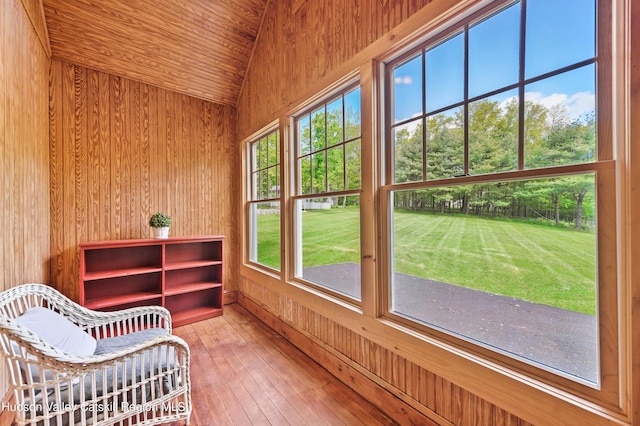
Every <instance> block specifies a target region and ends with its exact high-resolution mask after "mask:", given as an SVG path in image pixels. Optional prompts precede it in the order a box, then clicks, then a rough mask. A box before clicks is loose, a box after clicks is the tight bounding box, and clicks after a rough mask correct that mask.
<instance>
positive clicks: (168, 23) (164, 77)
mask: <svg viewBox="0 0 640 426" xmlns="http://www.w3.org/2000/svg"><path fill="white" fill-rule="evenodd" d="M267 2H268V0H154V1H151V0H72V1H69V0H42V3H43V6H44V14H45V18H46V21H47V29H48V32H49V40H50V43H51V53H52V57H53V58H54V59H60V60H63V61H67V62H70V63H73V64H77V65H82V66H84V67H87V68H92V69H95V70H98V71H103V72H107V73H110V74H115V75H119V76H123V77H127V78H131V79H133V80H137V81H140V82H143V83H147V84H151V85H154V86H158V87H162V88H165V89H169V90H174V91H176V92H180V93H184V94H187V95H190V96H194V97H197V98H201V99H205V100H208V101H211V102H215V103H219V104H224V105H233V106H235V105H236V103H237V100H238V96H239V95H240V90H241V88H242V83H243V80H244V76H245V73H246V70H247V66H248V64H249V60H250V58H251V55H252V52H253V48H254V44H255V41H256V37H257V34H258V31H259V29H260V24H261V22H262V18H263V15H264V12H265V7H266V4H267Z"/></svg>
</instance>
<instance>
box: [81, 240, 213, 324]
mask: <svg viewBox="0 0 640 426" xmlns="http://www.w3.org/2000/svg"><path fill="white" fill-rule="evenodd" d="M223 241H224V237H221V236H199V237H174V238H167V239H143V240H109V241H91V242H86V243H82V244H80V304H81V305H83V306H86V307H87V308H90V309H96V310H104V311H113V310H117V309H124V308H128V307H132V306H143V305H160V306H164V307H166V308H167V309H169V312H171V317H172V321H173V326H174V327H178V326H181V325H184V324H189V323H192V322H195V321H200V320H203V319H207V318H212V317H215V316H218V315H222V308H223V300H224V284H223V260H222V259H223V256H222V253H223Z"/></svg>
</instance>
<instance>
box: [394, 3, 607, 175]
mask: <svg viewBox="0 0 640 426" xmlns="http://www.w3.org/2000/svg"><path fill="white" fill-rule="evenodd" d="M518 3H521V8H522V10H521V12H520V41H519V60H518V62H519V63H518V81H517V82H515V83H512V84H507V85H504V86H501V87H498V88H495V89H493V90H490V91H486V92H483V93H480V94H478V95H475V96H469V29H470V28H472V27H474V26H475V25H478V24H480V23H482V22H483V21H486V20H487V19H489V18H491V17H492V16H494V15H496V14H498V13H500V12H502V11H504V10H505V9H508V8H510V7H514V4H511V5H509V6H506V7H504V8H502V9H500V10H498V11H497V12H495V13H494V14H492V15H489V16H486V17H483V18H481V19H479V20H478V19H476V20H475V21H474V20H471V22H468V23H466V24H464V26H463V29H462V32H454V33H453V34H446V36H445V37H443V38H439V39H437V40H435V41H433V42H429V43H428V44H427V45H426V46H424V47H421V48H419V49H418V50H417V51H416V50H413V51H411V52H408V53H407V54H405V55H403V56H401V57H399V58H396V59H394V60H392V61H390V62H388V64H387V66H386V70H387V77H386V78H387V81H389V82H392V81H393V80H394V79H393V71H394V69H395V68H396V67H398V66H400V65H403V64H405V63H407V62H410V61H411V60H413V59H415V58H417V57H420V58H421V68H422V88H421V97H422V102H421V103H422V113H421V114H420V118H419V119H420V121H421V124H422V128H423V129H426V128H427V126H426V121H427V119H429V118H430V117H434V116H437V115H438V114H441V113H444V112H447V111H451V110H454V109H456V108H462V109H463V120H464V123H463V132H464V136H463V141H464V156H463V163H464V170H463V172H462V173H460V174H456V175H452V176H450V177H461V176H468V175H470V174H473V173H470V166H469V106H470V105H471V104H473V103H474V102H477V101H481V100H483V99H488V98H490V97H492V96H495V95H499V94H502V93H506V92H509V91H511V90H517V91H518V103H519V108H518V149H517V167H515V168H514V169H513V170H519V171H522V170H525V169H527V167H526V166H525V158H524V155H525V129H526V126H525V112H526V110H525V101H526V99H525V95H524V94H525V88H526V86H527V85H530V84H532V83H536V82H540V81H543V80H547V79H549V78H551V77H554V76H560V75H563V74H566V73H568V72H570V71H573V70H577V69H581V68H583V67H587V66H589V65H595V63H596V61H597V56H593V57H591V58H588V59H585V60H582V61H578V62H575V63H573V64H569V65H566V66H563V67H560V68H557V69H554V70H551V71H548V72H545V73H543V74H540V75H535V76H533V77H530V78H525V49H524V46H525V43H526V25H525V23H526V13H525V8H526V0H521V2H515V4H518ZM459 34H463V35H464V82H463V83H464V88H463V92H464V96H463V99H462V100H461V101H459V102H454V103H451V104H448V105H445V106H442V107H439V108H437V109H434V110H431V111H427V95H426V88H425V86H426V80H427V77H426V64H425V55H426V53H427V52H428V51H429V50H430V49H433V48H435V47H438V46H439V45H441V44H444V43H445V42H447V41H448V40H450V39H452V38H454V37H455V36H457V35H459ZM416 52H417V53H416ZM389 87H390V88H392V87H393V85H392V84H389ZM391 92H392V93H391V96H387V107H386V109H387V111H389V112H390V111H393V110H394V107H393V105H392V103H391V98H392V97H393V96H394V94H393V89H391ZM416 119H417V117H415V116H413V117H410V118H406V119H402V120H398V121H395V119H393V118H392V117H391V115H390V114H389V115H387V122H388V123H392V124H391V125H390V126H388V129H389V132H388V133H387V141H389V143H391V144H393V136H392V135H393V133H394V130H395V129H398V128H401V127H402V126H405V125H407V124H410V123H412V122H415V121H416ZM387 152H388V153H390V154H391V155H390V156H388V159H389V160H390V162H389V165H388V168H387V170H389V171H391V170H393V164H394V160H393V158H394V157H395V154H396V153H395V148H394V147H393V146H390V147H388V149H387ZM596 152H597V150H596ZM593 161H597V158H595V157H594V159H593ZM427 163H428V149H427V132H426V131H423V132H422V178H421V179H420V180H421V181H430V180H436V179H440V178H436V179H429V178H428V164H427ZM500 171H510V170H500ZM500 171H499V172H500ZM387 181H388V182H389V183H401V182H397V181H396V179H395V176H394V175H393V174H392V175H391V176H390V177H388V178H387Z"/></svg>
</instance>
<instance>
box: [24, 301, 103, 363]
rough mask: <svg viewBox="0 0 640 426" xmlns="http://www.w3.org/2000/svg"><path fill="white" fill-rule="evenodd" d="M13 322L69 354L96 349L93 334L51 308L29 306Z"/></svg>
mask: <svg viewBox="0 0 640 426" xmlns="http://www.w3.org/2000/svg"><path fill="white" fill-rule="evenodd" d="M15 322H16V323H17V324H19V325H21V326H23V327H24V328H27V329H29V330H30V331H31V332H33V333H34V334H36V335H37V336H38V337H40V338H41V339H42V340H44V341H45V342H47V343H49V344H50V345H52V346H55V347H56V348H58V349H60V350H62V351H65V352H67V353H69V354H72V355H76V356H89V355H93V353H94V352H95V350H96V339H94V338H93V336H91V335H90V334H89V333H86V332H85V331H84V330H82V329H81V328H80V327H78V326H77V325H75V324H74V323H72V322H71V321H69V320H68V319H66V318H65V317H63V316H62V315H60V314H58V313H57V312H54V311H52V310H51V309H47V308H41V307H36V308H31V309H29V310H27V311H26V312H25V313H24V314H22V315H21V316H19V317H18V318H16V320H15Z"/></svg>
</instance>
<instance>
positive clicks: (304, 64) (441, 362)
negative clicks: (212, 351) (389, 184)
mask: <svg viewBox="0 0 640 426" xmlns="http://www.w3.org/2000/svg"><path fill="white" fill-rule="evenodd" d="M477 3H479V2H478V1H475V0H463V1H455V0H433V1H427V0H424V1H420V0H414V1H411V0H396V1H391V0H362V1H358V2H343V1H342V0H324V1H321V2H318V1H313V0H283V1H271V2H269V4H268V8H267V10H266V14H265V18H264V21H263V24H262V29H261V31H260V33H259V36H258V40H257V45H256V49H255V51H254V54H253V57H252V59H251V63H250V67H249V70H248V72H247V76H246V79H245V82H244V86H243V90H242V92H241V95H240V99H239V101H238V140H239V141H243V140H246V139H247V138H250V137H251V136H252V135H254V134H256V132H258V131H259V130H260V129H262V128H264V127H265V126H267V125H269V124H270V123H273V122H274V121H277V120H281V121H280V123H287V116H288V114H291V113H292V112H293V111H295V109H296V108H299V107H300V106H301V105H304V104H305V103H306V102H307V101H308V100H309V99H310V98H312V97H313V96H315V95H316V94H317V93H319V92H321V91H323V90H326V88H328V87H330V86H331V85H332V84H334V83H335V82H336V81H338V80H339V79H341V78H343V77H345V76H347V75H349V73H352V72H353V71H355V70H358V69H361V70H365V71H364V74H361V75H364V76H365V77H366V80H363V84H364V85H365V86H366V85H367V84H369V85H371V84H372V78H373V77H372V75H373V74H374V73H375V71H372V69H373V67H372V61H375V59H376V58H377V57H379V56H380V55H382V54H384V53H388V52H391V51H393V50H394V49H398V46H397V40H402V39H403V38H410V37H411V36H412V35H413V34H415V32H416V31H419V30H420V29H421V28H422V27H424V26H434V27H435V26H437V25H438V23H439V22H442V21H443V20H445V19H448V17H450V16H452V15H454V14H455V10H456V8H460V7H462V6H464V5H467V6H468V5H473V4H477ZM634 16H636V18H638V15H637V14H635V15H634ZM637 21H638V19H636V22H637ZM367 93H369V94H370V93H371V92H370V91H369V90H367V91H363V95H364V96H365V97H366V96H370V95H367ZM365 102H370V103H373V102H374V100H372V99H371V98H368V99H365ZM365 106H366V105H365V104H363V111H365ZM363 120H366V121H367V122H366V123H364V122H363V144H366V143H367V139H368V140H373V139H372V135H371V132H372V130H371V129H367V126H370V127H373V126H372V123H371V120H372V118H371V117H366V116H363ZM283 125H284V124H283ZM285 126H286V125H285ZM285 133H286V132H285ZM285 140H286V134H285ZM374 148H375V147H374ZM238 150H239V152H241V151H242V150H243V147H242V146H239V147H238ZM374 150H375V149H374ZM364 155H365V149H364V148H363V158H364ZM374 155H375V154H374ZM363 164H364V161H363ZM364 167H366V166H363V174H364V173H366V174H368V175H369V176H372V175H373V173H372V172H371V170H366V171H365V170H364ZM239 178H240V176H238V179H239ZM363 195H364V196H366V197H369V196H370V192H367V189H366V188H363ZM363 205H364V204H363ZM365 213H366V212H365ZM373 216H374V214H373V213H371V212H369V213H368V214H365V215H364V216H363V218H366V219H367V220H371V219H372V217H373ZM368 229H370V228H368ZM291 232H293V231H291ZM285 235H291V233H290V232H289V231H287V230H286V229H285ZM242 255H243V253H242V251H240V250H239V251H238V257H239V258H241V256H242ZM367 262H369V260H367ZM364 264H365V259H363V265H364ZM369 288H371V287H369ZM239 290H240V294H239V296H238V301H239V302H240V303H242V304H243V305H244V306H245V307H247V308H248V309H249V310H250V311H251V312H253V313H254V314H256V315H258V316H259V317H260V318H262V319H263V320H265V322H267V323H268V324H269V325H271V326H272V327H273V328H274V329H276V331H278V332H279V333H281V334H283V335H284V336H286V337H287V338H289V339H290V340H291V341H292V342H294V343H295V344H296V345H298V347H300V349H302V350H303V351H304V352H306V353H308V354H310V355H311V356H312V357H314V359H316V360H317V361H318V362H319V363H320V364H322V365H323V366H325V367H327V368H328V369H330V371H332V372H333V373H334V374H336V375H337V376H338V377H340V378H341V379H342V380H343V381H345V382H346V383H348V384H349V385H350V386H352V387H354V388H357V389H358V390H359V391H360V392H361V393H364V395H365V396H366V397H367V398H369V399H370V400H371V401H372V402H373V403H374V404H377V405H378V406H381V407H382V408H383V409H384V410H385V411H388V412H389V414H391V415H392V416H393V417H394V418H396V419H398V421H399V422H400V423H401V424H415V423H419V424H426V423H429V422H433V423H437V424H455V425H474V424H476V425H483V426H484V425H526V424H529V423H528V421H529V422H532V423H533V422H535V423H540V424H561V423H562V424H564V423H563V422H564V421H566V420H567V419H569V418H572V419H573V421H575V422H577V423H580V424H602V423H603V422H606V421H611V418H609V419H608V420H605V416H603V417H602V418H599V417H598V415H595V414H593V413H591V412H590V411H591V410H590V409H585V408H584V407H581V406H579V405H578V404H575V405H574V404H573V403H571V402H570V401H568V400H563V399H562V398H559V397H556V396H554V395H553V394H552V393H546V392H544V391H541V388H536V387H535V386H532V385H528V384H527V383H526V381H521V380H518V379H517V378H513V377H510V376H508V375H504V376H503V375H502V374H498V373H495V372H492V371H490V369H489V368H485V367H484V366H481V365H479V364H478V363H475V362H474V361H472V360H471V359H470V358H468V357H467V356H457V355H454V353H455V350H451V351H450V352H447V350H441V349H442V348H441V347H440V344H439V343H436V344H433V343H426V342H424V340H422V339H421V338H420V337H418V336H416V335H413V334H412V333H411V332H406V331H405V332H401V331H399V330H397V327H395V326H393V325H391V324H387V323H385V322H384V321H379V320H376V318H375V317H373V316H366V315H363V314H361V313H359V312H358V310H357V309H352V308H349V307H347V306H344V305H343V304H340V303H334V302H330V301H327V300H325V298H323V297H319V296H317V295H315V294H314V293H312V292H308V291H305V290H301V289H300V288H299V287H297V286H294V285H291V284H288V283H287V282H285V280H284V279H282V278H278V277H273V276H271V275H266V274H263V273H261V272H260V271H257V270H254V269H252V268H249V267H242V268H241V271H240V286H239ZM365 296H366V298H371V296H370V295H365V294H364V293H363V311H367V310H369V312H371V308H370V305H367V303H369V301H368V300H365ZM369 300H371V299H369ZM374 309H375V308H374ZM638 315H640V314H638ZM636 317H637V315H636ZM636 382H637V381H636ZM636 388H640V385H639V386H636ZM383 389H384V390H383ZM385 392H388V393H390V394H392V395H393V396H394V397H395V398H397V399H396V401H400V400H401V401H403V402H404V403H405V404H406V405H405V406H404V407H407V406H410V407H411V409H409V410H407V409H406V408H402V407H400V406H399V405H398V404H396V403H394V402H393V398H391V399H385V398H384V397H382V396H381V395H382V394H384V393H385ZM636 399H637V397H636ZM550 407H553V408H550ZM417 413H418V414H419V415H422V416H423V417H422V418H421V419H420V418H418V417H416V415H417ZM557 415H561V416H560V417H561V418H563V419H564V420H558V418H556V416H557ZM425 419H427V420H425ZM578 419H580V420H578ZM577 423H576V424H577ZM613 423H615V422H613Z"/></svg>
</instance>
